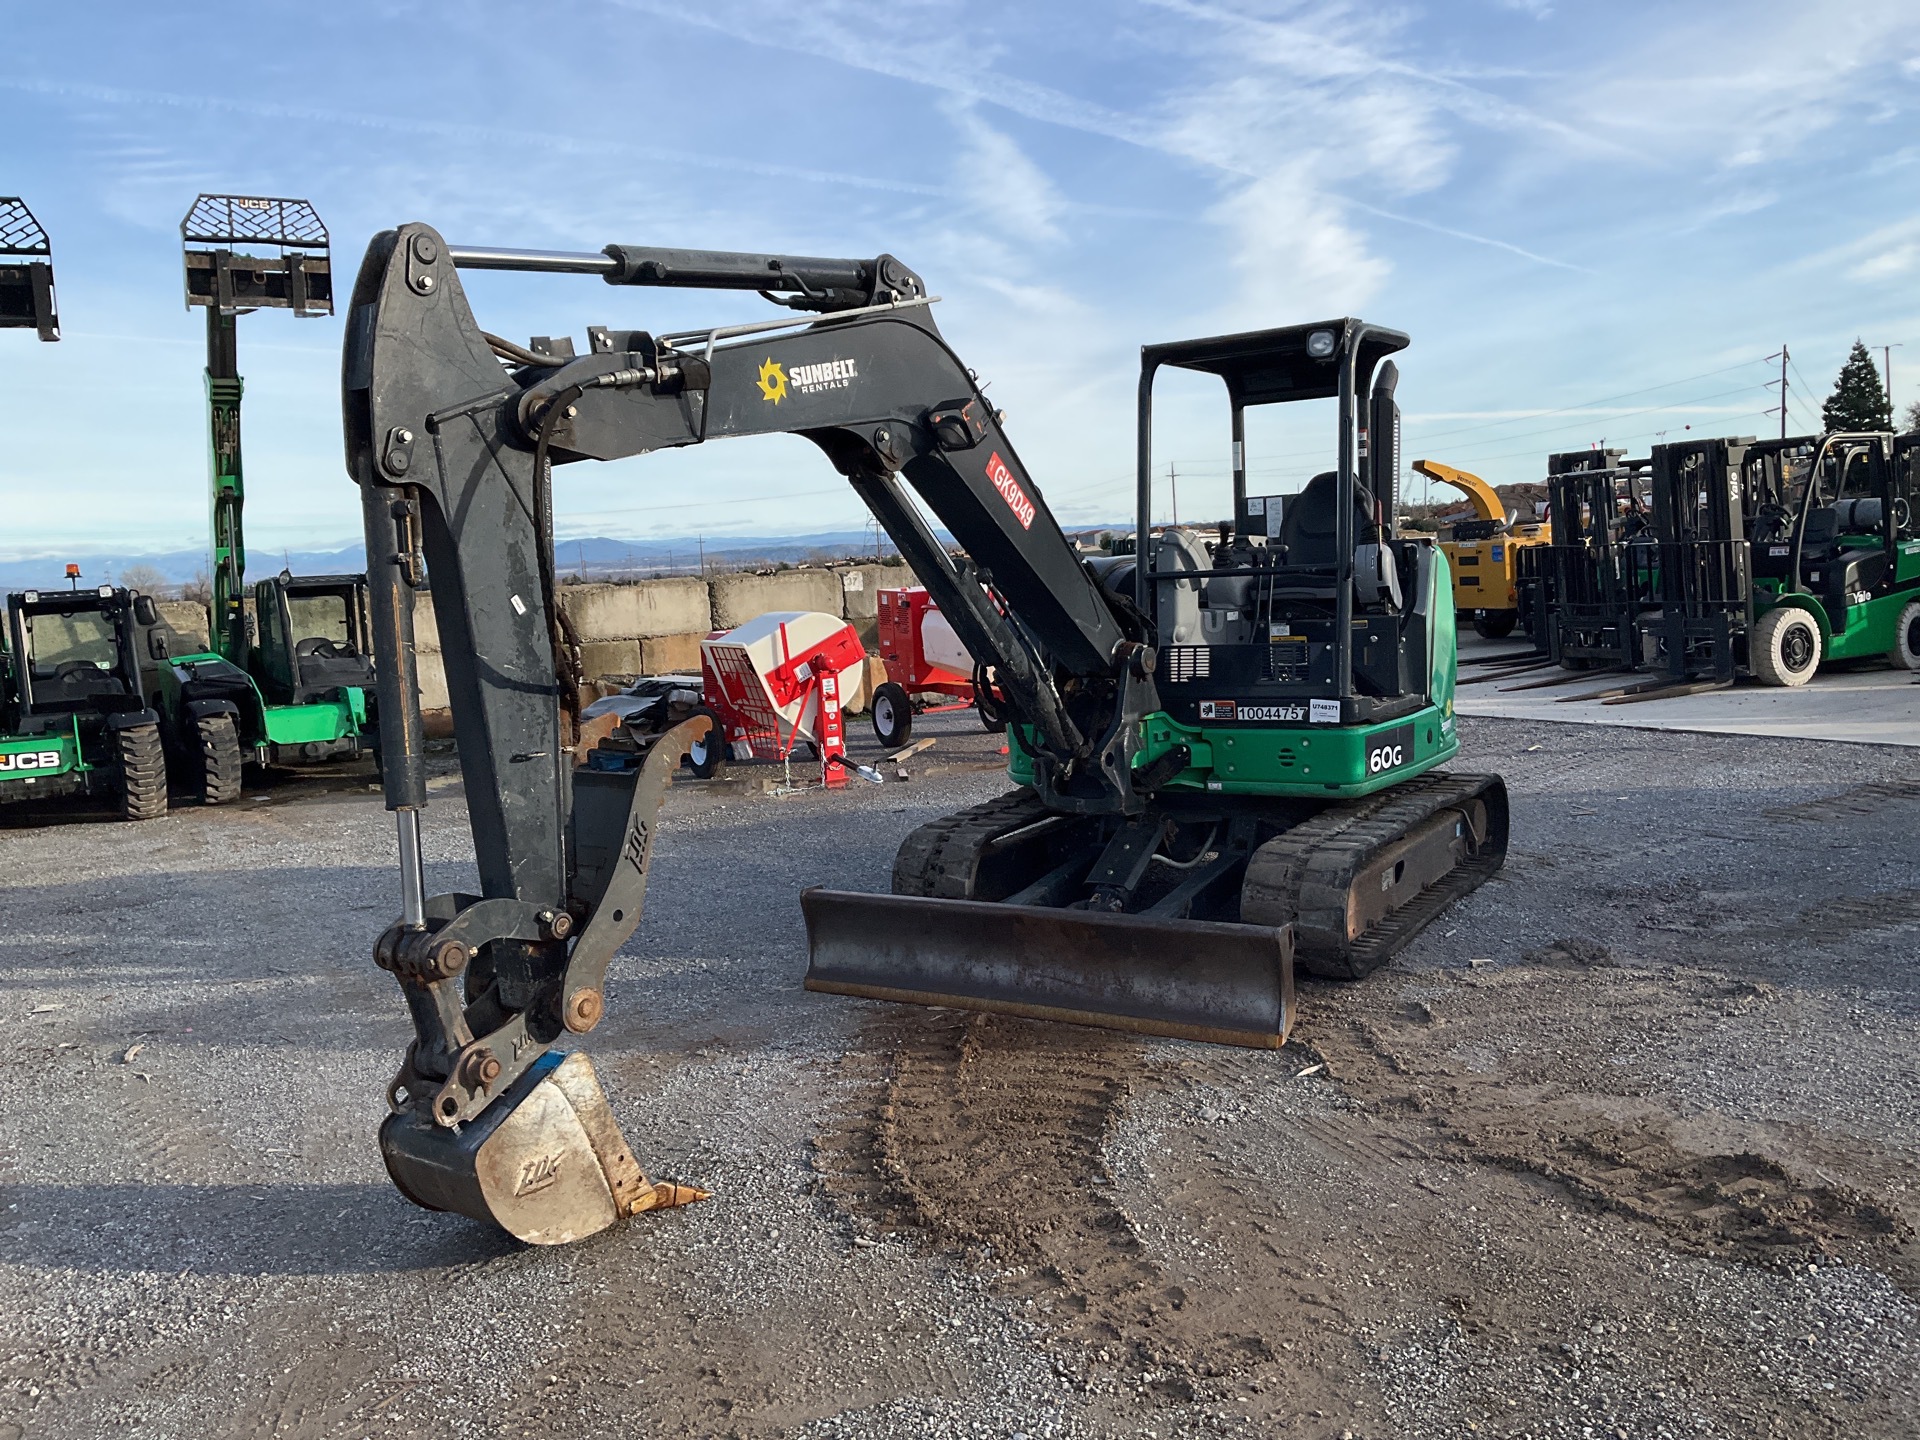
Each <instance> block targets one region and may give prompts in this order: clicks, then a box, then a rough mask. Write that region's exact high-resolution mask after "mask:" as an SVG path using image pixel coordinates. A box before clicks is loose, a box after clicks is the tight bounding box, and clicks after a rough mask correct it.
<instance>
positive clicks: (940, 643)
mask: <svg viewBox="0 0 1920 1440" xmlns="http://www.w3.org/2000/svg"><path fill="white" fill-rule="evenodd" d="M878 601H879V612H880V658H881V659H882V660H883V661H884V662H885V663H886V667H887V680H886V683H885V684H884V685H882V686H880V687H879V688H878V689H876V690H875V691H874V692H873V733H874V734H875V735H877V736H878V737H879V738H880V743H881V744H882V745H885V746H886V747H887V748H888V749H892V748H893V747H895V746H897V745H904V744H906V743H907V741H908V739H909V738H910V737H911V736H912V734H913V716H914V697H915V696H917V695H950V696H952V697H953V701H952V702H951V703H949V704H945V705H925V706H922V707H921V708H922V709H923V710H925V711H926V713H928V714H938V713H940V712H942V711H946V710H964V709H967V708H968V707H972V708H973V709H976V710H978V711H979V712H980V721H981V723H982V724H983V725H985V726H986V727H987V729H989V730H1001V729H1004V728H1005V727H1006V723H1007V722H1006V718H1005V716H1004V715H1003V713H1002V711H1001V707H1000V704H999V700H1000V695H999V692H998V691H997V690H995V689H994V688H993V686H992V685H991V684H990V683H989V684H988V685H986V686H985V688H984V693H983V690H982V687H981V686H979V685H977V684H976V683H975V675H976V673H977V672H978V668H979V667H977V666H976V665H975V664H974V661H973V657H972V656H971V655H969V654H968V653H967V647H966V646H964V645H962V644H961V643H960V637H959V636H957V635H955V634H954V633H953V627H952V626H951V625H949V624H948V623H947V622H946V618H945V617H944V616H942V615H941V613H940V607H939V606H938V605H936V604H934V603H933V597H932V596H931V595H929V594H928V593H927V592H926V590H925V589H924V588H923V587H921V586H918V585H913V586H905V587H901V588H899V589H889V590H882V591H880V592H879V596H878Z"/></svg>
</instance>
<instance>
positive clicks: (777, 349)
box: [342, 225, 1156, 1241]
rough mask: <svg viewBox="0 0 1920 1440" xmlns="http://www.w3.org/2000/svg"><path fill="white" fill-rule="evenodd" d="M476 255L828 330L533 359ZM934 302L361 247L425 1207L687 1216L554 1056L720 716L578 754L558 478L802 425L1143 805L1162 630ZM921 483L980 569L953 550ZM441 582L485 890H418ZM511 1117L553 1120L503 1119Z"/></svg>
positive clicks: (386, 762)
mask: <svg viewBox="0 0 1920 1440" xmlns="http://www.w3.org/2000/svg"><path fill="white" fill-rule="evenodd" d="M463 266H464V267H469V268H487V269H517V270H539V271H554V270H562V271H564V270H574V271H584V272H587V273H598V274H600V275H602V276H603V277H604V278H605V279H607V280H608V281H609V282H610V283H613V284H618V285H669V286H689V287H700V288H728V289H743V288H753V289H756V290H761V291H763V292H765V293H766V294H767V296H768V298H770V299H773V300H776V301H778V302H779V303H782V304H786V305H789V306H791V307H793V308H798V309H805V310H810V311H815V312H818V318H813V319H794V320H789V321H784V322H777V323H775V324H772V325H764V324H763V325H754V326H740V327H734V329H732V330H713V331H702V332H697V333H694V334H691V335H678V336H661V337H655V336H652V335H649V334H646V333H644V332H639V331H614V330H605V329H595V330H593V331H591V332H590V349H589V352H588V353H587V354H585V355H581V356H578V357H575V356H573V355H572V353H571V344H570V342H568V343H565V344H563V345H560V346H554V345H552V343H551V342H547V343H548V350H547V351H546V352H541V351H535V350H527V349H522V348H521V347H519V346H517V345H512V344H510V343H508V342H505V341H501V340H498V339H496V338H495V337H492V336H489V335H488V334H486V333H485V332H484V331H482V330H481V329H480V327H479V326H478V325H477V323H476V322H475V320H474V317H473V313H472V311H471V309H470V307H469V305H468V303H467V299H466V295H465V293H464V291H463V289H462V287H461V284H460V280H459V276H458V273H457V271H458V269H459V268H461V267H463ZM929 303H930V302H928V300H927V299H926V297H925V295H924V290H923V288H922V287H921V284H920V282H919V279H918V277H916V276H914V275H913V274H912V272H911V271H909V270H907V269H906V268H905V267H904V266H902V265H900V263H899V262H898V261H896V260H894V259H892V257H889V256H881V257H879V258H878V259H876V260H872V261H851V260H824V259H807V258H796V257H769V256H749V255H731V254H709V253H703V252H690V251H671V250H643V249H638V248H634V247H623V246H611V247H609V248H608V250H607V251H606V252H604V253H603V254H601V255H586V256H579V255H553V254H549V253H544V252H520V251H501V250H460V249H456V248H454V247H451V246H449V245H448V244H447V243H446V242H445V241H444V240H443V239H442V238H441V237H440V236H439V235H437V234H436V233H435V232H434V231H433V230H431V229H430V228H428V227H426V226H424V225H408V226H404V227H402V228H400V229H399V230H395V231H389V232H386V233H384V234H381V235H379V236H377V237H376V238H375V239H374V241H373V242H372V244H371V246H370V247H369V249H368V252H367V255H366V258H365V260H364V262H363V263H362V266H361V269H360V273H359V277H358V279H357V281H356V283H355V287H354V293H353V300H352V308H351V311H350V317H349V324H348V331H347V339H346V346H345V354H344V357H343V367H342V370H343V373H342V390H343V396H342V398H343V415H344V429H345V438H346V450H347V465H348V470H349V472H350V473H351V474H352V476H353V477H354V479H355V480H356V481H357V482H358V483H359V484H360V486H361V488H362V497H363V514H364V521H365V528H366V539H367V559H368V583H369V591H370V599H371V604H372V611H373V623H374V630H375V639H376V644H377V647H378V651H379V661H380V664H379V686H380V707H379V709H380V725H381V743H382V765H383V777H384V781H385V789H386V801H387V807H388V808H389V809H390V810H393V811H395V812H396V814H397V816H398V819H399V832H400V851H401V870H402V902H403V903H402V911H403V913H402V916H401V918H400V920H399V921H398V922H397V923H396V924H395V925H394V926H392V927H391V928H390V929H389V930H388V931H387V932H386V933H385V934H384V935H383V936H382V937H381V938H380V941H379V944H378V946H377V947H376V959H377V960H378V962H379V963H380V964H381V965H382V966H383V967H384V968H386V969H388V970H390V971H391V972H392V973H393V974H394V975H395V977H396V978H397V979H398V981H399V982H400V985H401V988H402V991H403V993H404V995H405V997H406V1000H407V1003H408V1007H409V1009H410V1011H411V1013H412V1017H413V1020H414V1026H415V1031H416V1039H415V1042H414V1044H413V1046H412V1047H411V1048H410V1050H409V1052H408V1055H407V1059H406V1061H405V1063H404V1064H403V1066H402V1068H401V1071H400V1073H399V1075H398V1076H397V1077H396V1079H395V1081H394V1083H393V1085H392V1086H391V1087H390V1093H389V1101H390V1105H391V1107H392V1109H393V1115H392V1116H391V1117H390V1118H389V1120H388V1122H387V1124H386V1125H385V1126H384V1127H383V1130H382V1137H381V1139H382V1148H383V1152H384V1154H385V1156H386V1158H387V1163H388V1167H389V1170H390V1172H391V1173H392V1175H393V1177H394V1179H395V1182H396V1184H398V1185H399V1187H400V1188H401V1190H402V1191H404V1192H405V1193H407V1194H408V1195H409V1196H411V1197H412V1198H414V1199H416V1200H417V1201H419V1202H420V1203H422V1204H426V1205H429V1206H432V1207H434V1208H447V1209H457V1210H461V1211H463V1212H464V1213H467V1214H470V1215H473V1216H475V1217H476V1218H482V1219H487V1220H490V1221H493V1222H494V1223H498V1224H501V1225H502V1226H504V1227H505V1228H507V1229H509V1230H510V1231H512V1232H513V1233H515V1234H517V1235H520V1236H521V1237H522V1238H523V1239H529V1240H534V1241H556V1240H565V1239H571V1238H574V1237H575V1236H577V1235H579V1234H585V1233H590V1232H591V1231H592V1230H594V1229H599V1228H602V1227H603V1226H604V1225H606V1224H610V1223H612V1222H613V1220H615V1219H618V1218H619V1217H620V1216H621V1215H623V1214H628V1213H633V1211H635V1210H637V1209H642V1208H648V1207H649V1206H651V1205H653V1204H658V1203H668V1201H666V1200H663V1199H662V1198H661V1194H660V1187H649V1186H647V1185H645V1184H643V1183H639V1182H636V1181H635V1180H634V1179H633V1177H634V1176H635V1175H638V1168H637V1166H635V1165H634V1164H633V1160H632V1157H631V1155H630V1154H628V1153H627V1151H626V1149H625V1145H624V1142H622V1141H621V1140H620V1137H619V1133H618V1128H617V1126H614V1125H613V1123H612V1120H611V1112H610V1111H608V1110H607V1108H606V1106H605V1101H604V1097H601V1096H600V1095H599V1090H598V1085H597V1082H595V1081H594V1080H593V1079H592V1075H591V1069H590V1067H587V1066H586V1064H585V1061H584V1057H580V1056H574V1057H571V1058H570V1059H569V1060H568V1061H567V1062H566V1063H565V1064H564V1065H561V1066H560V1067H559V1068H558V1069H555V1068H554V1062H553V1061H552V1060H551V1059H550V1058H546V1057H547V1052H548V1051H549V1050H550V1048H551V1047H552V1046H553V1045H554V1043H555V1042H556V1041H558V1040H560V1039H561V1038H562V1037H563V1036H564V1035H565V1034H566V1033H568V1032H572V1033H576V1034H579V1033H584V1032H586V1031H588V1030H591V1029H592V1028H593V1027H594V1026H595V1025H597V1024H598V1023H599V1020H600V1018H601V1015H602V1013H603V1011H604V999H603V993H602V978H603V977H604V974H605V972H606V967H607V963H608V961H609V960H610V959H611V957H612V955H613V953H614V951H615V950H616V949H617V948H618V947H619V945H620V944H621V943H623V942H624V941H625V940H626V939H627V937H628V936H629V935H631V934H632V932H633V930H634V927H635V926H636V925H637V924H638V922H639V918H640V908H641V902H642V900H643V899H644V894H645V877H646V867H647V862H648V859H649V857H650V854H651V848H652V834H653V828H654V824H655V817H656V814H657V810H658V806H659V802H660V797H661V795H662V793H663V792H664V789H665V786H666V785H667V783H668V782H669V781H670V779H671V776H672V773H673V770H674V768H675V767H676V766H677V764H678V759H679V756H680V754H681V753H684V750H685V749H686V747H687V746H688V745H690V744H691V743H693V742H694V741H695V740H696V739H697V738H698V735H697V734H696V733H695V730H696V728H697V727H698V725H699V724H700V722H698V721H695V722H690V723H689V725H688V726H683V727H681V729H680V730H679V731H676V732H674V733H673V734H671V735H669V736H668V737H667V739H666V741H665V742H663V743H662V744H660V745H658V746H657V747H656V748H655V749H654V750H653V751H652V753H651V756H650V758H649V760H648V762H647V764H646V766H645V767H644V768H643V770H642V772H641V774H640V775H639V777H638V779H637V781H636V780H635V779H634V778H633V777H624V776H616V775H610V774H603V773H601V772H597V771H589V770H585V769H577V768H576V767H575V764H574V758H573V756H572V754H571V753H570V749H569V743H570V739H571V733H570V727H569V726H568V724H567V723H566V718H565V713H564V712H566V711H567V710H568V709H569V708H570V704H571V702H572V701H573V699H574V694H573V683H574V681H575V680H576V679H577V677H576V676H574V675H572V674H570V673H569V669H570V664H571V661H570V657H569V651H570V642H569V637H568V636H567V634H566V633H565V625H564V622H563V619H562V617H561V616H560V615H559V614H558V612H557V610H556V608H555V605H554V597H553V571H552V539H553V536H552V494H551V487H552V468H553V466H555V465H557V464H565V463H568V462H572V461H577V460H581V459H599V460H610V459H616V458H621V457H625V456H632V455H639V454H643V453H646V452H648V451H653V450H660V449H666V448H671V447H675V446H684V445H693V444H698V443H701V442H703V441H706V440H709V439H718V438H721V437H724V436H731V435H756V434H771V433H777V432H790V433H794V434H799V435H803V436H805V437H806V438H807V439H809V440H811V441H813V442H814V443H815V444H816V445H817V446H819V447H820V449H822V450H823V451H824V452H825V453H826V454H827V456H828V457H829V458H830V459H831V460H832V462H833V464H834V465H835V466H836V467H837V468H838V469H839V470H840V471H841V473H842V474H844V475H846V476H847V477H848V479H849V481H850V482H851V483H852V485H853V487H854V488H855V490H856V491H857V492H858V493H859V494H860V495H861V497H862V498H863V499H864V500H865V501H866V502H867V504H868V505H869V506H870V507H871V509H872V510H873V511H874V513H875V515H876V517H877V518H878V519H879V520H880V522H881V523H882V524H883V525H884V526H885V528H886V529H887V531H888V534H889V535H890V536H891V538H892V539H893V541H894V543H895V544H896V545H897V546H898V547H899V549H900V551H901V553H902V554H903V555H904V556H905V557H906V559H907V560H908V562H909V563H910V564H911V565H912V567H913V569H914V572H915V573H916V574H917V575H918V576H919V577H920V579H921V580H922V582H923V583H925V584H926V585H927V586H928V588H929V589H930V590H931V591H932V592H933V593H934V597H935V599H936V600H937V601H938V603H939V604H940V606H941V609H942V612H943V613H944V614H945V615H946V616H947V617H948V619H949V621H950V622H951V623H952V625H953V627H954V629H955V631H956V632H957V633H958V635H959V637H960V638H961V640H962V641H963V642H964V643H965V644H966V645H967V646H968V648H969V649H970V650H972V652H973V653H974V654H975V655H976V656H977V657H979V658H981V659H982V660H983V661H984V662H985V663H988V664H990V665H992V666H993V667H994V670H995V673H996V678H997V680H998V682H999V684H1000V686H1001V688H1002V690H1003V692H1004V693H1005V694H1006V695H1007V696H1008V699H1009V701H1010V704H1011V707H1012V708H1013V710H1014V711H1015V713H1016V715H1017V716H1018V718H1020V719H1021V720H1023V721H1024V722H1026V724H1027V725H1029V726H1031V727H1032V730H1033V732H1034V733H1035V735H1036V736H1037V748H1038V752H1039V753H1038V754H1037V756H1036V760H1035V789H1036V791H1037V792H1038V793H1039V794H1040V795H1041V796H1042V797H1044V798H1045V799H1047V800H1048V801H1049V802H1051V803H1053V804H1054V805H1055V806H1056V808H1058V809H1061V810H1063V811H1067V812H1070V813H1073V812H1077V813H1107V814H1115V813H1132V812H1133V811H1135V810H1137V809H1138V808H1139V807H1140V806H1141V804H1142V803H1143V801H1142V799H1141V797H1139V796H1138V795H1136V794H1135V793H1134V789H1133V784H1132V776H1131V774H1130V772H1129V770H1128V764H1127V761H1128V757H1129V756H1130V755H1131V754H1132V752H1133V750H1134V748H1135V746H1136V743H1137V735H1136V734H1135V731H1136V730H1137V726H1138V722H1139V719H1140V717H1141V716H1142V715H1143V714H1145V713H1147V712H1148V711H1149V710H1151V709H1153V708H1155V705H1156V701H1155V697H1154V693H1153V685H1152V679H1151V672H1152V651H1151V649H1150V648H1149V646H1148V645H1147V644H1146V640H1147V635H1146V632H1145V629H1144V626H1143V625H1142V624H1141V623H1140V622H1139V620H1138V618H1137V616H1135V615H1134V614H1133V613H1132V611H1131V610H1130V608H1129V607H1127V606H1126V605H1125V604H1124V603H1123V602H1117V601H1115V600H1113V599H1111V598H1110V597H1109V596H1108V595H1107V594H1106V593H1105V592H1104V591H1103V590H1102V589H1101V588H1100V586H1099V584H1098V582H1097V581H1096V580H1095V579H1094V578H1093V577H1092V576H1091V575H1090V574H1089V573H1088V572H1087V570H1086V569H1085V568H1084V567H1083V566H1082V565H1081V563H1080V562H1079V560H1078V557H1077V556H1076V554H1075V552H1074V550H1073V547H1072V545H1071V544H1070V542H1068V540H1067V539H1066V537H1065V536H1064V534H1062V532H1061V531H1060V528H1059V526H1058V525H1057V524H1056V523H1055V522H1054V520H1053V517H1052V516H1051V514H1050V513H1049V512H1048V510H1047V508H1046V504H1045V501H1044V500H1043V499H1042V498H1041V496H1040V494H1039V492H1038V490H1037V488H1036V487H1035V486H1034V484H1033V482H1032V480H1031V479H1030V478H1029V477H1028V475H1027V474H1026V472H1025V470H1024V468H1023V467H1022V466H1021V464H1020V460H1019V457H1018V455H1017V454H1016V453H1015V451H1014V449H1013V446H1012V444H1011V443H1010V442H1009V441H1008V439H1007V437H1006V435H1005V434H1004V433H1003V431H1002V430H1001V428H1000V423H999V419H998V417H997V416H996V415H995V414H994V412H993V411H992V409H991V408H990V406H989V405H988V404H987V402H986V401H985V400H984V399H983V398H982V396H981V394H980V392H979V390H978V388H977V386H976V385H975V383H974V381H973V378H972V376H971V374H970V372H969V371H968V370H967V369H966V368H965V366H963V365H962V364H961V363H960V361H959V360H958V359H957V357H955V356H954V354H953V352H952V351H951V350H950V349H949V348H948V347H947V345H946V343H945V341H944V340H943V339H942V338H941V337H940V334H939V331H938V329H937V328H936V326H935V325H934V323H933V320H932V317H931V315H930V313H929V310H928V304H929ZM556 350H557V351H559V352H560V353H551V352H553V351H556ZM907 486H910V487H911V488H912V489H913V490H914V491H915V492H917V493H918V495H919V497H920V499H921V500H922V502H923V503H924V504H925V506H926V507H927V509H928V510H930V511H931V512H932V514H933V515H934V517H935V518H936V519H937V520H938V521H939V522H940V523H941V524H943V525H944V526H945V527H946V528H947V529H948V531H949V532H950V533H951V534H952V535H953V536H954V538H955V539H956V540H957V541H958V542H959V543H960V545H961V546H962V547H963V549H964V551H965V553H966V557H967V558H965V559H955V558H953V557H951V556H949V555H948V554H947V552H946V550H945V548H944V547H943V546H942V545H941V544H940V542H939V541H938V539H937V537H936V536H935V535H934V533H933V531H932V529H931V528H930V526H929V525H928V523H927V522H926V521H925V520H924V519H923V518H922V517H921V515H920V512H919V510H918V509H917V507H915V506H914V505H913V504H912V503H911V501H910V500H909V498H908V496H907V493H906V488H905V487H907ZM422 591H427V592H430V593H431V597H432V600H433V612H434V617H435V620H436V622H437V624H438V627H439V634H440V640H441V655H442V659H443V663H444V665H445V669H446V681H447V690H448V696H449V702H450V705H451V708H452V711H453V717H454V726H455V734H456V739H457V742H458V745H459V752H460V761H461V767H462V771H463V774H464V776H465V780H466V793H467V803H468V809H469V823H470V826H471V829H472V833H473V840H474V849H475V854H476V858H477V862H478V869H479V875H480V890H481V893H480V894H479V895H441V896H436V897H432V898H428V897H427V896H426V894H425V886H424V879H423V870H422V865H421V859H420V841H419V812H420V810H421V808H422V807H423V806H424V804H425V802H426V783H425V765H424V744H423V734H422V726H421V717H420V706H419V688H418V666H417V662H416V656H415V633H414V626H415V602H416V597H417V596H418V594H420V593H421V592H422ZM568 1067H573V1068H572V1069H569V1068H568ZM582 1069H584V1070H585V1075H584V1078H583V1076H582V1074H581V1071H582ZM521 1111H525V1112H526V1113H527V1114H533V1113H535V1112H539V1113H542V1114H547V1115H549V1117H550V1119H549V1122H543V1123H541V1124H539V1125H535V1124H533V1123H532V1122H530V1121H528V1122H524V1123H522V1122H516V1121H515V1119H514V1118H513V1117H514V1115H515V1114H517V1113H519V1112H521ZM566 1116H571V1117H573V1119H572V1120H569V1121H567V1123H564V1124H563V1123H560V1120H559V1119H553V1118H552V1117H561V1118H564V1117H566ZM576 1122H577V1123H576ZM556 1137H559V1138H556ZM640 1178H641V1181H644V1177H640ZM669 1188H670V1187H669ZM672 1193H674V1194H678V1193H680V1192H672ZM542 1194H546V1195H548V1196H549V1198H548V1199H546V1200H541V1199H537V1198H533V1197H536V1196H539V1195H542ZM670 1198H671V1197H669V1200H670Z"/></svg>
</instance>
